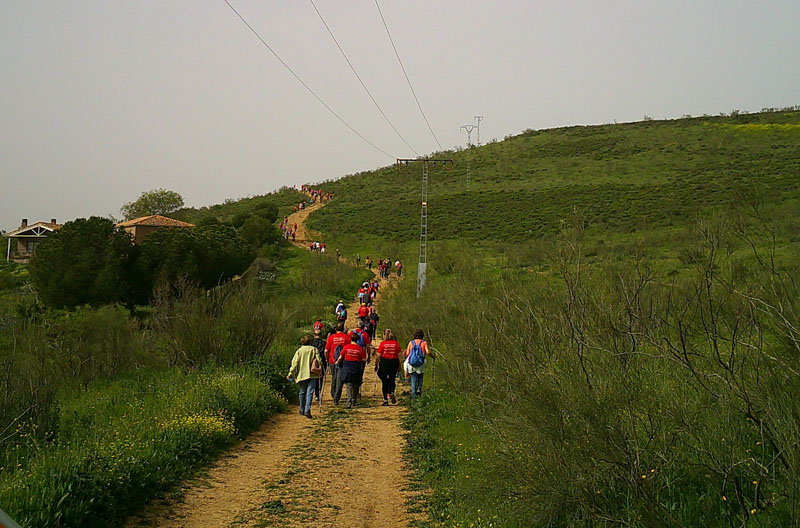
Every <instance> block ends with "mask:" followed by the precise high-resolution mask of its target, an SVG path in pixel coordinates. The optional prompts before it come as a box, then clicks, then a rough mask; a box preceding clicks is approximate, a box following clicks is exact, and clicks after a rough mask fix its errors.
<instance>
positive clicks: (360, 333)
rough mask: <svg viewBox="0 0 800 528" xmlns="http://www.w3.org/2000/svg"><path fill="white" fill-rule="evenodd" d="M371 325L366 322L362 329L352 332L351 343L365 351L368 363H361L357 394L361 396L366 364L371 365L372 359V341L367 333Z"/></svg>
mask: <svg viewBox="0 0 800 528" xmlns="http://www.w3.org/2000/svg"><path fill="white" fill-rule="evenodd" d="M368 325H369V321H366V322H364V323H362V324H361V328H356V329H355V330H353V331H352V332H350V342H351V343H355V344H357V345H358V346H360V347H361V348H362V349H364V353H365V354H366V361H365V362H364V363H361V378H360V379H359V380H358V384H357V385H356V389H357V393H358V395H359V396H360V395H361V384H362V383H363V381H364V370H365V369H366V364H367V363H369V361H370V358H371V357H372V347H371V345H372V340H371V339H370V338H369V332H368V331H367V329H368Z"/></svg>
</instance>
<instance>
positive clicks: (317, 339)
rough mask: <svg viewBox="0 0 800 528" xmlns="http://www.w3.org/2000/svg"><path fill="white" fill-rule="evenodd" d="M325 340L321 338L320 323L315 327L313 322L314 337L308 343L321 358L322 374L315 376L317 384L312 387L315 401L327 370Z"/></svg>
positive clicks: (319, 394)
mask: <svg viewBox="0 0 800 528" xmlns="http://www.w3.org/2000/svg"><path fill="white" fill-rule="evenodd" d="M325 344H326V342H325V340H324V339H322V325H320V326H319V328H317V325H316V323H315V324H314V337H312V338H311V342H310V343H309V345H311V346H313V347H314V348H316V349H317V352H319V355H320V357H321V358H322V374H321V375H320V377H319V378H317V384H316V387H315V388H314V398H316V400H317V401H320V397H321V391H322V381H323V379H324V378H325V374H326V373H327V372H328V358H327V357H326V354H325Z"/></svg>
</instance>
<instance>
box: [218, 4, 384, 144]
mask: <svg viewBox="0 0 800 528" xmlns="http://www.w3.org/2000/svg"><path fill="white" fill-rule="evenodd" d="M223 1H224V2H225V3H226V4H228V7H230V8H231V11H233V12H234V13H236V16H237V17H239V20H241V21H242V22H243V23H244V25H245V26H247V29H249V30H250V31H251V32H252V33H253V35H255V36H256V38H257V39H258V40H259V41H261V43H262V44H263V45H264V47H265V48H267V49H268V50H269V51H270V53H272V54H273V55H274V56H275V58H276V59H278V62H280V63H281V64H283V66H284V68H286V69H287V70H289V73H291V74H292V75H293V76H294V78H295V79H297V82H299V83H300V84H302V85H303V88H305V89H306V90H308V92H309V93H310V94H311V95H313V96H314V98H315V99H316V100H317V101H319V102H320V104H321V105H322V106H324V107H325V108H326V109H327V110H328V111H329V112H330V113H331V114H333V115H334V116H335V117H336V119H338V120H339V121H341V122H342V124H343V125H344V126H346V127H347V128H349V129H350V131H351V132H352V133H353V134H355V135H357V136H358V137H360V138H361V139H363V140H364V141H365V142H366V143H368V144H369V145H370V146H372V148H374V149H375V150H377V151H378V152H381V153H383V154H385V155H386V156H389V157H390V158H395V156H392V155H391V154H389V153H388V152H386V151H385V150H383V149H382V148H380V147H379V146H378V145H376V144H375V143H373V142H372V141H370V140H368V139H367V138H366V137H364V136H363V135H362V134H361V133H360V132H359V131H358V130H356V129H355V128H353V127H352V126H350V123H348V122H347V121H345V120H344V118H342V116H340V115H339V114H338V113H336V111H335V110H334V109H333V108H331V107H330V106H328V104H327V103H326V102H325V101H323V100H322V98H321V97H320V96H319V95H317V92H315V91H314V90H312V89H311V87H310V86H309V85H307V84H306V83H305V81H303V79H301V78H300V76H299V75H297V74H296V73H295V72H294V70H293V69H292V68H290V67H289V65H288V64H286V62H285V61H284V60H283V59H282V58H281V57H280V55H278V54H277V53H276V52H275V50H274V49H272V47H270V45H269V44H267V42H266V41H265V40H264V39H263V38H261V35H259V33H258V31H256V30H255V29H253V26H251V25H250V24H249V23H248V22H247V20H245V18H244V17H243V16H242V15H241V14H240V13H239V11H237V10H236V8H235V7H233V5H231V3H230V2H229V1H228V0H223ZM395 159H396V158H395Z"/></svg>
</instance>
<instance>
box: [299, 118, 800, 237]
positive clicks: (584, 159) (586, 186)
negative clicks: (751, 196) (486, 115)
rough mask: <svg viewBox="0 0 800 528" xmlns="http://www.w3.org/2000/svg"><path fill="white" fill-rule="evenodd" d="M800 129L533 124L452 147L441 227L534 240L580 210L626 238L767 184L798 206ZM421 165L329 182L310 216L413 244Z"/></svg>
mask: <svg viewBox="0 0 800 528" xmlns="http://www.w3.org/2000/svg"><path fill="white" fill-rule="evenodd" d="M799 138H800V113H797V112H794V113H767V114H749V115H740V116H738V117H714V118H695V119H686V120H676V121H649V122H640V123H631V124H623V125H604V126H593V127H569V128H560V129H553V130H544V131H532V132H527V133H523V134H521V135H519V136H514V137H511V138H509V139H506V140H505V141H502V142H497V143H493V144H488V145H485V146H483V147H480V148H474V149H470V150H465V151H461V152H455V153H452V157H453V158H454V159H455V168H454V169H452V170H446V169H443V168H440V167H439V168H433V169H432V170H431V180H430V181H431V183H430V191H429V196H430V198H429V205H430V211H429V214H430V228H429V236H430V238H431V240H432V241H442V240H446V239H448V240H464V239H467V240H473V241H480V242H481V243H482V244H484V243H486V242H487V241H499V242H512V243H516V242H522V241H525V240H528V239H529V238H531V237H536V236H540V235H543V234H552V233H555V232H556V231H558V229H559V227H560V225H561V223H562V221H563V220H564V218H565V217H566V216H568V214H569V213H570V212H572V211H577V212H578V213H580V214H582V215H583V216H585V218H586V219H587V220H588V221H589V223H590V225H591V227H592V228H593V229H595V230H597V231H600V232H607V233H608V234H609V235H610V236H618V235H620V234H624V233H631V232H634V231H637V230H638V231H642V230H649V229H653V228H656V229H661V228H667V227H669V226H673V225H680V224H683V223H685V221H686V220H687V219H692V218H693V217H695V216H696V215H697V214H699V213H701V212H703V211H708V209H709V208H715V207H716V208H725V207H727V206H729V205H731V204H733V203H735V202H737V201H739V200H740V199H741V196H742V195H743V194H747V193H753V192H755V191H757V192H759V193H761V195H762V196H763V198H764V199H765V200H768V201H777V200H781V201H783V200H787V201H792V202H793V204H794V206H795V209H794V210H797V209H796V207H797V190H798V188H799V187H800V180H799V179H798V178H797V174H798V172H799V171H800V140H799ZM468 163H471V165H472V168H471V182H472V183H471V186H470V189H469V190H467V189H466V169H467V165H468ZM420 174H421V168H420V167H419V165H416V166H413V165H412V166H410V167H409V168H404V169H397V168H393V167H390V168H384V169H380V170H376V171H367V172H363V173H360V174H356V175H354V176H349V177H345V178H342V179H340V180H337V181H335V182H329V183H326V184H324V185H323V188H324V189H326V190H329V191H333V192H334V193H335V195H336V198H337V199H336V200H335V201H334V203H332V204H331V205H330V206H328V207H326V208H325V209H323V210H321V211H320V212H318V213H315V214H314V215H312V217H311V222H310V225H311V227H312V228H313V229H317V230H320V231H322V232H323V233H325V234H326V236H327V237H328V239H329V241H330V242H331V243H333V244H338V245H340V246H342V247H343V248H345V249H347V250H357V249H365V248H367V247H368V246H369V245H375V244H379V243H380V244H386V242H387V241H393V242H398V243H411V244H412V245H413V242H414V241H415V240H416V239H417V237H418V236H419V227H418V225H419V198H418V193H419V185H418V182H419V179H420ZM364 193H368V195H369V201H366V200H363V199H362V196H363V195H364ZM365 219H366V220H365ZM352 233H360V234H361V235H360V236H359V237H353V236H352ZM365 239H366V240H367V241H368V242H366V243H365V242H363V241H364V240H365Z"/></svg>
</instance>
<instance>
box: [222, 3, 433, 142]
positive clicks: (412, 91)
mask: <svg viewBox="0 0 800 528" xmlns="http://www.w3.org/2000/svg"><path fill="white" fill-rule="evenodd" d="M226 1H227V0H226ZM375 7H377V8H378V13H380V15H381V20H382V21H383V27H384V28H386V34H387V35H389V42H391V43H392V49H393V50H394V54H395V56H396V57H397V62H399V63H400V68H401V69H402V70H403V75H405V76H406V81H407V82H408V87H409V88H411V94H412V95H413V96H414V100H415V101H416V102H417V108H419V112H420V113H421V114H422V119H424V120H425V124H426V125H428V130H430V131H431V135H432V136H433V139H435V140H436V144H437V145H439V150H444V149H443V148H442V144H441V143H439V138H437V137H436V133H435V132H434V131H433V128H432V127H431V124H430V122H429V121H428V117H427V116H426V115H425V112H424V111H423V110H422V105H421V104H420V103H419V98H418V97H417V92H415V91H414V87H413V86H412V85H411V79H409V78H408V73H406V67H405V66H403V61H402V60H401V59H400V54H399V53H397V46H395V45H394V39H393V38H392V34H391V33H390V32H389V26H388V25H386V19H385V18H384V17H383V11H381V6H380V4H379V3H378V0H375Z"/></svg>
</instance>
